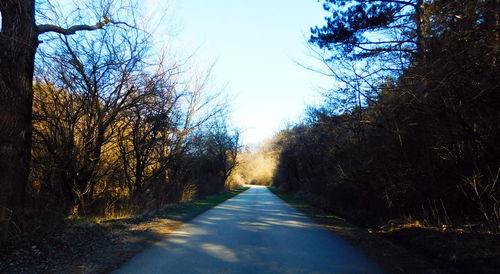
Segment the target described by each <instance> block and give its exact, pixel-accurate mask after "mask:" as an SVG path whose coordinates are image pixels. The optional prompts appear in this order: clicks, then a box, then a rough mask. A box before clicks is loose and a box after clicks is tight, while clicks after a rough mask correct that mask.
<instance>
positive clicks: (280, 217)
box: [115, 187, 382, 273]
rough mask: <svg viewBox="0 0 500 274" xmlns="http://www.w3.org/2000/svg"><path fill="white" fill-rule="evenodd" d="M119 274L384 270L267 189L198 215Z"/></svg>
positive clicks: (376, 271)
mask: <svg viewBox="0 0 500 274" xmlns="http://www.w3.org/2000/svg"><path fill="white" fill-rule="evenodd" d="M115 273H382V270H381V269H380V268H379V267H378V266H377V265H376V264H375V263H373V262H372V261H370V260H369V259H368V258H367V257H365V256H364V255H363V254H361V253H360V252H358V251H357V250H356V249H354V248H353V247H352V246H350V245H349V244H348V243H346V242H345V241H343V240H342V239H340V238H339V237H338V236H336V235H335V234H333V233H332V232H330V231H328V230H326V229H324V228H322V227H321V226H319V225H318V224H316V223H315V222H314V221H312V220H310V219H309V218H307V217H305V216H304V215H302V214H301V213H299V212H298V211H297V210H295V209H294V208H292V207H290V206H289V205H288V204H286V203H285V202H283V201H282V200H281V199H279V198H278V197H276V196H275V195H274V194H272V193H271V192H270V191H269V190H268V189H267V188H265V187H252V188H251V189H249V190H247V191H245V192H243V193H242V194H240V195H238V196H236V197H234V198H232V199H230V200H227V201H226V202H224V203H222V204H220V205H218V206H216V207H214V208H212V209H210V210H209V211H207V212H205V213H204V214H202V215H200V216H198V217H196V218H195V219H193V220H192V221H190V222H189V223H187V224H186V225H184V226H182V227H181V228H180V229H179V230H178V231H176V232H175V233H173V234H171V235H169V236H168V237H167V238H166V239H165V240H163V241H161V242H158V243H157V244H155V245H154V246H152V247H150V248H148V249H146V250H145V251H144V252H142V253H140V254H138V255H136V256H135V257H134V258H132V260H130V261H129V262H128V263H126V264H125V265H123V266H122V268H120V269H118V270H117V271H115Z"/></svg>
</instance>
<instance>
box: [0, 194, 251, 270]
mask: <svg viewBox="0 0 500 274" xmlns="http://www.w3.org/2000/svg"><path fill="white" fill-rule="evenodd" d="M247 189H248V188H240V189H237V190H234V191H228V192H223V193H220V194H216V195H212V196H208V197H205V198H204V199H200V200H195V201H189V202H182V203H178V204H174V205H168V206H165V207H163V208H161V209H158V210H155V211H151V212H147V213H144V214H141V215H138V216H135V217H130V218H121V219H101V220H92V219H85V218H74V219H68V220H66V221H65V223H64V224H63V225H62V226H60V227H58V228H57V229H55V230H51V231H46V232H43V233H39V234H35V235H31V236H29V237H24V238H23V239H21V240H19V241H17V242H14V243H11V244H9V245H8V246H2V248H1V249H0V273H39V272H42V273H68V272H70V273H73V272H77V273H107V272H110V271H112V270H114V269H116V268H118V267H119V266H120V265H122V264H123V263H125V262H127V261H128V260H129V259H130V258H132V257H133V256H134V255H135V254H137V253H139V252H140V251H142V250H143V249H144V248H146V247H148V246H150V245H151V244H153V243H155V242H157V241H159V240H161V239H163V237H164V236H165V235H167V234H168V233H171V232H172V231H175V230H176V229H177V228H179V227H180V226H181V225H182V224H184V223H185V222H187V221H189V220H191V219H193V218H194V217H196V216H198V215H200V214H201V213H203V212H205V211H207V210H209V209H210V208H212V207H214V206H216V205H218V204H220V203H222V202H224V201H226V200H228V199H230V198H232V197H234V196H236V195H238V194H240V193H242V192H244V191H245V190H247Z"/></svg>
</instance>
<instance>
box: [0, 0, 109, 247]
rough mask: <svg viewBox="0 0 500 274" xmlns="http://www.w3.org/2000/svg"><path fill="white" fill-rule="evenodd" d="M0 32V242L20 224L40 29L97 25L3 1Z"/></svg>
mask: <svg viewBox="0 0 500 274" xmlns="http://www.w3.org/2000/svg"><path fill="white" fill-rule="evenodd" d="M0 14H1V18H2V26H1V31H0V189H1V190H2V191H1V192H0V241H1V240H5V239H7V237H8V232H9V226H10V225H11V224H16V226H17V227H19V226H22V222H23V203H24V193H25V188H26V183H27V179H28V174H29V167H30V150H31V135H32V133H31V132H32V130H31V120H32V117H31V109H32V102H33V87H32V83H33V72H34V63H35V53H36V50H37V47H38V45H39V43H40V42H39V40H38V37H39V35H41V34H44V33H49V32H55V33H59V34H62V35H71V34H74V33H76V32H77V31H82V30H97V29H101V28H103V27H104V25H106V24H107V23H110V22H111V20H110V19H109V18H107V17H106V16H105V18H104V20H103V21H102V22H99V23H97V24H95V25H75V26H72V27H69V28H63V27H59V26H56V25H48V24H47V25H36V22H35V0H2V1H1V2H0Z"/></svg>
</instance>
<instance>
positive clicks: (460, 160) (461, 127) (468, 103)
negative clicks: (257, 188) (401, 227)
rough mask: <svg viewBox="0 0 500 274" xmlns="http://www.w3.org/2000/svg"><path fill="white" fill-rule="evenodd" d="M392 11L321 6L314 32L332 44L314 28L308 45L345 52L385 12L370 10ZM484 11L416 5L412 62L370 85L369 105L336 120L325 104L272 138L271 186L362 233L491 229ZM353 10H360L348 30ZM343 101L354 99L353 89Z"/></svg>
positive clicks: (494, 181)
mask: <svg viewBox="0 0 500 274" xmlns="http://www.w3.org/2000/svg"><path fill="white" fill-rule="evenodd" d="M400 2H401V1H327V4H328V5H327V8H331V9H332V10H334V15H333V17H332V18H333V19H331V20H333V21H334V22H336V23H335V24H330V23H331V21H328V27H327V28H325V29H323V31H321V33H327V32H331V33H334V34H335V35H334V36H320V35H318V34H319V33H320V32H319V30H317V29H316V32H315V33H314V32H313V35H314V34H316V35H317V36H316V38H315V39H316V40H314V39H313V40H311V42H313V43H316V44H318V45H319V46H327V45H329V46H328V48H329V49H331V50H332V51H345V50H346V48H345V47H344V46H345V45H347V46H349V45H350V44H351V42H353V41H354V42H356V43H358V42H360V41H361V40H359V39H358V38H356V37H359V35H360V34H361V33H363V32H364V31H366V30H371V29H370V27H367V28H365V26H367V24H368V23H367V22H369V20H368V19H369V15H368V14H370V13H369V12H368V10H369V9H371V6H372V5H379V8H381V9H380V10H377V9H374V10H373V12H374V14H375V13H377V12H378V11H380V12H382V11H383V12H386V13H390V12H388V11H387V10H383V9H382V8H383V7H384V6H391V5H393V6H394V7H395V6H397V5H398V4H397V3H400ZM330 4H336V5H335V6H334V5H330ZM337 4H346V5H347V6H344V7H343V8H340V7H339V5H337ZM494 4H495V1H470V2H469V1H452V0H450V1H424V2H423V3H422V5H421V6H420V9H419V13H420V18H421V19H422V20H421V21H419V24H420V26H419V27H420V29H421V34H422V35H421V37H420V39H421V40H420V41H421V42H422V43H421V46H424V47H423V48H421V51H416V52H414V53H412V55H411V56H410V59H413V60H417V59H418V60H420V61H419V62H411V63H409V64H408V66H406V67H404V69H402V70H401V72H400V74H399V75H395V77H393V78H385V80H384V81H379V82H378V83H375V90H376V94H378V95H377V96H376V97H373V98H370V100H367V99H366V98H365V100H362V99H360V100H359V101H358V103H356V104H354V105H350V109H349V110H348V111H345V112H339V111H336V110H335V109H332V106H328V105H327V106H325V107H323V108H319V109H317V110H316V111H315V110H314V109H313V110H312V111H309V117H308V119H307V121H308V122H307V123H306V124H304V125H300V126H296V127H295V128H292V129H289V130H287V131H285V132H283V133H282V134H281V139H280V140H279V141H278V142H277V144H278V145H279V146H280V149H281V151H282V152H281V164H280V166H279V168H278V173H277V177H276V182H275V184H276V185H277V186H279V187H281V188H284V189H287V190H289V191H293V192H303V193H309V194H310V195H313V196H315V199H316V200H317V201H318V202H319V203H320V204H322V205H323V206H325V207H328V208H330V209H334V210H335V211H336V212H337V213H338V214H339V215H342V216H345V217H350V218H353V219H354V221H356V222H358V223H360V224H364V225H380V224H382V223H384V222H387V221H388V220H390V219H394V218H404V219H419V220H421V221H423V222H424V223H427V224H457V225H458V224H464V223H467V222H479V223H484V224H488V225H490V226H491V227H493V228H495V227H497V226H498V222H499V221H500V182H499V181H500V146H499V144H500V125H499V123H498V121H500V93H499V92H498V90H499V88H500V79H499V75H500V69H499V67H498V56H499V44H500V41H499V33H498V31H499V28H498V27H499V24H500V22H499V21H498V12H497V11H495V9H493V6H494ZM355 8H358V9H359V8H363V9H366V11H365V12H361V11H360V15H359V16H358V17H352V18H350V19H348V18H347V17H346V16H347V15H348V13H349V12H350V10H351V9H352V12H354V9H355ZM415 12H416V10H414V11H413V12H412V13H413V15H412V16H413V18H415V16H414V15H415ZM351 15H352V14H351ZM346 20H354V21H355V23H356V24H354V23H353V24H351V23H348V21H346ZM333 21H332V22H333ZM375 21H376V22H377V23H374V24H373V25H372V26H379V27H384V23H383V20H382V19H380V20H378V21H377V20H375ZM375 21H374V22H375ZM370 22H371V21H370ZM415 25H417V24H416V23H412V24H409V25H408V27H413V26H415ZM342 26H344V27H342ZM345 26H347V27H345ZM342 28H344V29H348V30H349V32H344V30H343V29H342ZM345 33H348V34H349V35H351V36H352V37H350V38H349V37H348V36H345V35H344V34H345ZM318 39H319V40H318ZM349 39H351V40H349ZM352 39H354V40H352ZM356 39H358V40H356ZM320 40H321V41H320ZM318 41H320V42H318ZM321 43H323V44H321ZM338 45H340V48H339V47H337V46H338ZM330 46H331V47H330ZM358 57H359V56H358ZM387 62H390V60H389V61H387ZM329 65H331V66H333V64H329ZM383 65H384V63H383V62H378V63H373V64H371V66H372V67H377V66H383ZM354 79H358V80H365V79H361V78H359V77H358V78H354ZM348 91H350V92H352V93H353V94H358V93H360V92H361V91H360V90H356V89H355V87H353V88H351V89H348ZM342 92H344V93H345V91H342ZM336 94H338V93H336V92H335V91H334V92H333V93H332V94H331V95H329V96H332V97H334V96H335V95H336ZM328 99H329V100H331V99H332V98H328ZM333 99H335V98H333Z"/></svg>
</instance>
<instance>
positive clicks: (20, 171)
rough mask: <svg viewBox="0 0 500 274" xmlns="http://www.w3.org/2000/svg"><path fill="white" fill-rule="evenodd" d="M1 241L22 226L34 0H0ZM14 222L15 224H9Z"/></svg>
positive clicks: (34, 32)
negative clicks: (0, 26)
mask: <svg viewBox="0 0 500 274" xmlns="http://www.w3.org/2000/svg"><path fill="white" fill-rule="evenodd" d="M0 12H1V15H2V29H1V32H0V241H2V240H6V239H7V237H8V235H9V230H11V231H12V229H13V228H15V227H21V226H22V224H23V215H24V214H23V203H24V201H23V200H24V194H25V188H26V184H27V180H28V173H29V161H30V150H31V106H32V101H33V100H32V98H33V87H32V82H33V69H34V60H35V52H36V48H37V45H38V40H37V29H36V25H35V17H34V16H35V1H34V0H1V1H0ZM14 224H15V225H14Z"/></svg>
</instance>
